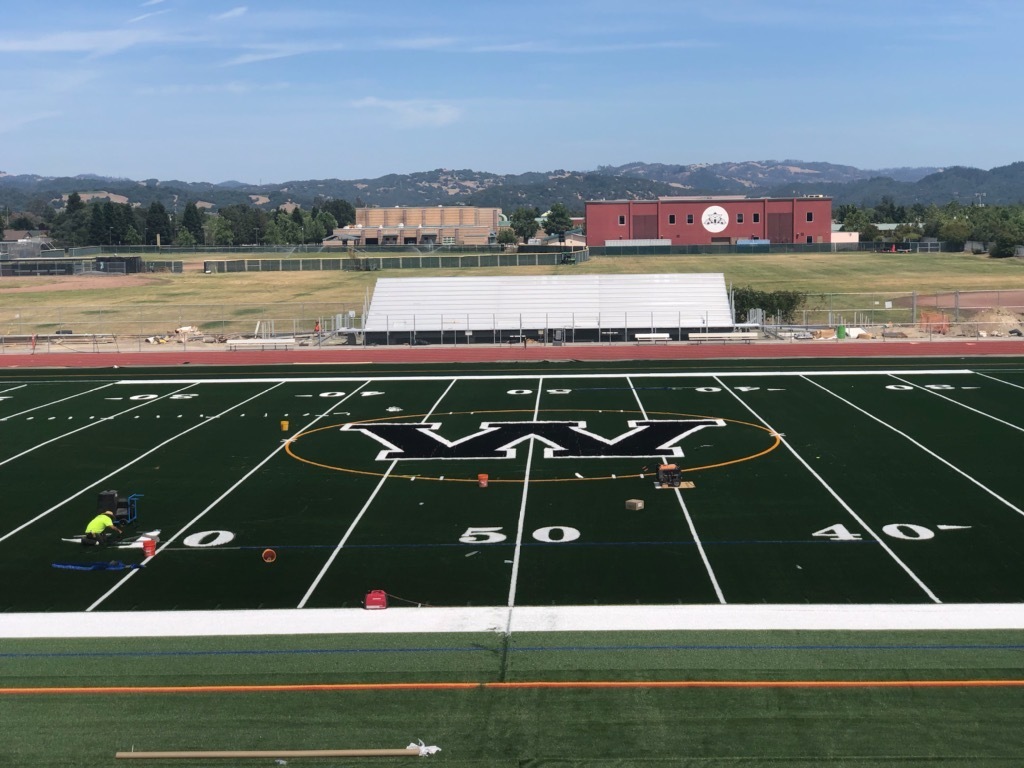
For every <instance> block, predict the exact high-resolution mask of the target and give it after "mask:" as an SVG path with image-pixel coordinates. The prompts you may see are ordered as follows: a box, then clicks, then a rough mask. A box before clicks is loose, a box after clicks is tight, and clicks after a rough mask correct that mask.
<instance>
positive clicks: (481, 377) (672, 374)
mask: <svg viewBox="0 0 1024 768" xmlns="http://www.w3.org/2000/svg"><path fill="white" fill-rule="evenodd" d="M526 362H529V361H526ZM537 362H540V361H537ZM611 362H614V361H611ZM969 373H974V371H972V370H969V369H967V368H953V369H945V368H935V369H930V368H922V369H920V370H913V369H911V370H905V369H895V370H891V371H886V370H877V371H843V370H836V371H722V372H721V373H712V372H705V373H697V372H691V371H662V372H657V371H655V372H650V373H564V374H563V373H559V374H558V378H559V379H624V378H627V377H629V376H632V377H633V378H635V379H665V378H669V379H706V378H708V377H711V376H721V377H723V378H741V377H742V378H774V377H793V376H797V377H799V376H892V375H896V374H898V375H901V376H911V375H929V374H950V375H964V374H969ZM450 378H451V376H444V375H439V376H375V377H374V378H372V379H371V380H370V381H371V383H374V382H381V381H385V382H387V381H447V380H448V379H450ZM536 378H537V375H536V374H534V375H532V376H531V375H529V374H514V375H501V374H478V375H473V376H458V377H457V380H458V381H503V380H506V379H507V380H509V381H533V380H535V379H536ZM365 379H366V377H365V376H310V377H302V376H296V377H292V376H281V377H272V376H271V377H266V378H264V377H259V378H231V379H124V380H119V381H117V382H115V383H116V384H182V383H189V384H252V383H253V382H269V381H278V382H288V383H295V384H336V383H339V382H342V383H344V382H352V381H365Z"/></svg>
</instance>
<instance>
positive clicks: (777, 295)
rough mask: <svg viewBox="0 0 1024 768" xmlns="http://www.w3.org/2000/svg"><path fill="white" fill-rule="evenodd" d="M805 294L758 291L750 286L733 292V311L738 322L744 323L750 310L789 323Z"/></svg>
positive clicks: (802, 301)
mask: <svg viewBox="0 0 1024 768" xmlns="http://www.w3.org/2000/svg"><path fill="white" fill-rule="evenodd" d="M805 298H806V294H803V293H800V292H799V291H771V292H769V291H758V290H756V289H754V288H751V287H750V286H747V287H745V288H737V289H736V290H734V291H733V309H734V311H735V313H736V320H737V321H738V322H741V323H742V322H746V320H747V315H748V313H749V312H750V310H752V309H763V310H764V311H765V314H766V315H767V316H769V317H778V318H779V320H780V321H781V322H784V323H791V322H793V320H794V318H795V317H796V311H797V310H798V309H800V307H801V305H802V304H803V303H804V300H805Z"/></svg>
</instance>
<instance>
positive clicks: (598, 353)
mask: <svg viewBox="0 0 1024 768" xmlns="http://www.w3.org/2000/svg"><path fill="white" fill-rule="evenodd" d="M988 355H995V356H1015V355H1024V339H976V340H965V341H959V340H952V339H947V340H942V341H907V340H900V341H882V340H874V341H853V340H845V341H795V342H779V343H774V342H764V343H757V344H733V343H722V344H685V343H684V344H664V345H636V344H618V345H602V344H592V345H586V344H583V345H576V346H563V347H553V346H543V345H536V346H528V347H519V346H514V347H503V346H492V345H479V346H477V345H473V346H464V347H454V346H453V347H442V346H424V347H405V346H403V347H332V348H330V349H316V348H301V349H295V350H244V351H243V350H232V351H228V350H226V349H224V348H223V347H208V346H202V347H199V346H197V347H195V348H193V349H166V348H162V349H158V350H153V351H140V352H73V351H66V350H61V351H59V352H56V351H54V352H37V353H36V354H31V353H27V352H25V353H23V352H4V353H3V354H0V368H112V367H114V366H118V367H122V368H125V367H139V368H148V367H154V366H177V365H216V366H231V365H294V364H303V365H308V364H336V365H364V364H367V363H393V364H408V363H412V364H416V363H497V362H529V361H541V360H547V361H570V360H680V361H684V360H716V359H732V360H736V359H740V360H742V359H772V358H808V359H813V360H822V359H830V358H879V357H895V358H902V357H979V356H988Z"/></svg>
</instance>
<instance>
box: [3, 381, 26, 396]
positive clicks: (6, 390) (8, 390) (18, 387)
mask: <svg viewBox="0 0 1024 768" xmlns="http://www.w3.org/2000/svg"><path fill="white" fill-rule="evenodd" d="M27 386H28V384H19V385H18V386H16V387H8V388H7V389H0V395H2V394H4V393H6V392H13V391H14V390H16V389H24V388H25V387H27Z"/></svg>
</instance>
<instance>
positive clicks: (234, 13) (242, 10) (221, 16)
mask: <svg viewBox="0 0 1024 768" xmlns="http://www.w3.org/2000/svg"><path fill="white" fill-rule="evenodd" d="M248 11H249V8H248V7H247V6H244V5H239V6H236V7H235V8H232V9H231V10H230V11H225V12H224V13H218V14H217V15H216V16H211V17H210V18H211V19H213V20H214V21H226V20H227V19H237V18H238V17H239V16H245V14H246V13H247V12H248Z"/></svg>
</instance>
